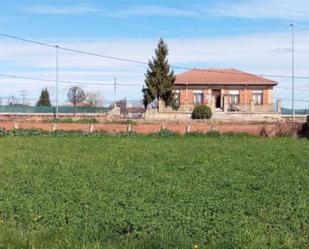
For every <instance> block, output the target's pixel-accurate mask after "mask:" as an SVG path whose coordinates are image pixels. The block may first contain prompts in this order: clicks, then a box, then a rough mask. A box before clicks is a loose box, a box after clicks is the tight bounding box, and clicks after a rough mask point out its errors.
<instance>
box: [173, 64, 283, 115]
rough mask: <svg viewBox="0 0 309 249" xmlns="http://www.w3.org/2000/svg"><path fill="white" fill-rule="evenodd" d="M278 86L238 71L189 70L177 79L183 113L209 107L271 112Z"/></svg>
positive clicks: (178, 97)
mask: <svg viewBox="0 0 309 249" xmlns="http://www.w3.org/2000/svg"><path fill="white" fill-rule="evenodd" d="M277 84H278V82H276V81H273V80H269V79H266V78H263V77H260V76H257V75H253V74H249V73H245V72H242V71H239V70H236V69H205V70H190V71H187V72H184V73H181V74H178V75H176V81H175V91H176V99H177V102H178V106H179V110H180V111H192V110H193V108H194V106H195V105H199V104H206V105H209V106H211V107H212V109H213V110H215V111H254V112H272V110H273V88H274V86H276V85H277Z"/></svg>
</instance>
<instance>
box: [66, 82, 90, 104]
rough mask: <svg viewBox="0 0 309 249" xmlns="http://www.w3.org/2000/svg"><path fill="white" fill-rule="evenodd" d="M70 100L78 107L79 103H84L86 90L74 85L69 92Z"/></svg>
mask: <svg viewBox="0 0 309 249" xmlns="http://www.w3.org/2000/svg"><path fill="white" fill-rule="evenodd" d="M67 97H68V100H69V101H70V102H71V103H72V104H73V105H74V107H76V105H77V104H78V103H82V102H83V101H84V100H85V98H86V95H85V92H84V90H83V89H81V88H80V87H78V86H73V87H71V88H70V89H69V91H68V94H67Z"/></svg>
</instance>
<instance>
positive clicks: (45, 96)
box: [36, 88, 51, 106]
mask: <svg viewBox="0 0 309 249" xmlns="http://www.w3.org/2000/svg"><path fill="white" fill-rule="evenodd" d="M36 106H51V102H50V99H49V92H48V90H47V88H44V89H42V91H41V95H40V98H39V100H38V102H36Z"/></svg>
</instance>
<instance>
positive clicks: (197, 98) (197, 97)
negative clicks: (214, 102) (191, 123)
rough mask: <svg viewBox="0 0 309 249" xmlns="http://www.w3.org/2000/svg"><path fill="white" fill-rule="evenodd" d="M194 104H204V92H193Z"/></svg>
mask: <svg viewBox="0 0 309 249" xmlns="http://www.w3.org/2000/svg"><path fill="white" fill-rule="evenodd" d="M193 104H194V105H201V104H203V91H202V90H194V91H193Z"/></svg>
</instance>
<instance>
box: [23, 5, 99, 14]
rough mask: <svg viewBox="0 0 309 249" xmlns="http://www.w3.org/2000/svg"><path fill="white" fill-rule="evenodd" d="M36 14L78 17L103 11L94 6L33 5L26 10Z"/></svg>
mask: <svg viewBox="0 0 309 249" xmlns="http://www.w3.org/2000/svg"><path fill="white" fill-rule="evenodd" d="M25 10H26V11H27V12H30V13H34V14H55V15H78V14H87V13H93V12H99V11H101V9H99V8H97V7H94V6H86V5H82V6H52V5H32V6H28V7H27V8H26V9H25Z"/></svg>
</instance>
